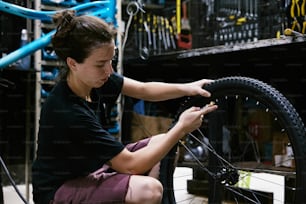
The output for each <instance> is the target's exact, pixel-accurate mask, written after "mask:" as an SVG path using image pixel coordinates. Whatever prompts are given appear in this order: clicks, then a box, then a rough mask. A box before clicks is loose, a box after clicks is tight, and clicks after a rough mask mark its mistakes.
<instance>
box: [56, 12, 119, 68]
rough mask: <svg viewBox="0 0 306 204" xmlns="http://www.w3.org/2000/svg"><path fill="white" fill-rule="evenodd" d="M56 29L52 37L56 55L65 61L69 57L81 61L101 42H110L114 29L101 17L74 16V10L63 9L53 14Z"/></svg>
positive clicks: (113, 35)
mask: <svg viewBox="0 0 306 204" xmlns="http://www.w3.org/2000/svg"><path fill="white" fill-rule="evenodd" d="M53 22H54V23H55V24H56V25H57V30H56V33H55V34H54V36H53V37H52V41H51V42H52V46H53V49H54V51H55V53H56V55H57V56H58V57H59V58H60V59H62V60H63V61H64V62H66V59H67V57H71V58H73V59H74V60H76V61H77V62H78V63H82V62H83V61H84V60H85V59H86V58H87V57H88V56H89V55H90V53H91V51H92V50H93V49H95V48H97V47H99V46H101V44H103V43H110V42H112V40H113V39H114V37H115V34H116V30H115V29H114V28H113V26H111V25H109V24H108V23H106V22H105V21H104V20H102V19H101V18H98V17H95V16H87V15H81V16H76V15H75V11H74V10H64V11H62V12H59V13H57V14H55V15H54V16H53Z"/></svg>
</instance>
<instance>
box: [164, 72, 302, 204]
mask: <svg viewBox="0 0 306 204" xmlns="http://www.w3.org/2000/svg"><path fill="white" fill-rule="evenodd" d="M205 89H206V90H208V91H210V92H211V93H212V96H211V97H210V98H204V97H199V96H195V97H189V98H187V100H186V101H185V102H184V103H183V104H182V105H181V106H180V108H179V110H178V113H177V116H176V118H175V120H174V123H175V121H177V119H178V116H179V115H180V113H182V112H183V111H184V110H186V109H187V108H189V107H191V106H200V107H202V106H204V105H206V104H208V103H210V102H211V101H214V102H215V103H216V104H217V105H218V110H217V111H215V112H212V113H209V114H207V115H206V116H205V120H204V122H203V125H202V126H201V128H199V129H197V130H196V131H194V132H192V133H190V134H188V135H186V137H185V138H184V139H183V140H182V142H181V145H179V146H180V148H178V149H179V150H180V151H176V149H177V148H174V149H173V150H172V151H171V152H170V153H169V155H168V156H167V157H166V159H165V160H164V161H163V162H162V166H161V181H162V183H163V185H164V188H165V193H164V199H163V203H190V201H186V200H178V196H177V195H182V194H186V195H188V196H185V197H184V199H186V198H188V197H190V198H191V199H194V198H195V197H194V196H201V197H206V198H208V202H209V203H286V204H287V203H303V202H306V195H305V192H306V148H305V147H306V137H305V132H306V131H305V126H304V124H303V122H302V120H301V118H300V117H299V115H298V113H297V111H296V110H295V108H294V107H293V106H292V104H291V103H290V102H289V101H288V99H286V98H285V97H284V96H283V95H282V94H281V93H280V92H279V91H277V90H276V89H274V88H273V87H271V86H270V85H268V84H266V83H264V82H262V81H259V80H256V79H252V78H247V77H225V78H221V79H218V80H216V81H214V82H213V83H211V84H209V85H206V86H205ZM207 152H209V153H208V154H207ZM175 154H179V155H180V156H179V160H178V162H177V164H178V165H177V167H176V170H177V169H178V168H179V167H184V168H190V169H192V171H191V173H192V175H190V176H189V179H188V180H187V181H186V189H183V188H181V187H178V186H176V184H175V179H176V178H175V176H173V175H174V173H175V171H176V170H175V168H174V166H175V165H174V163H175V162H174V161H175ZM177 188H179V189H177Z"/></svg>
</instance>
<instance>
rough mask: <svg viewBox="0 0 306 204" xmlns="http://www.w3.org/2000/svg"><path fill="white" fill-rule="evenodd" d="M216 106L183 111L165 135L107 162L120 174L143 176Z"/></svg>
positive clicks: (154, 137)
mask: <svg viewBox="0 0 306 204" xmlns="http://www.w3.org/2000/svg"><path fill="white" fill-rule="evenodd" d="M216 108H217V106H216V105H209V106H205V107H204V108H199V107H191V108H189V109H187V110H186V111H184V112H183V113H182V114H181V116H180V118H179V120H178V122H177V123H176V125H175V126H174V127H173V128H171V129H170V130H169V131H168V132H167V133H165V134H159V135H156V136H153V137H151V140H150V142H149V144H148V145H147V146H146V147H144V148H142V149H139V150H137V151H135V152H130V151H128V150H127V149H124V150H123V151H122V152H121V153H119V154H118V155H117V156H115V157H114V158H113V159H111V160H110V161H109V163H108V164H109V165H111V167H112V168H113V169H115V170H116V171H118V172H121V173H128V174H143V173H145V172H147V171H148V170H150V169H151V168H152V167H153V166H154V165H155V164H156V163H158V162H159V161H160V160H161V159H162V158H163V157H164V156H165V155H166V154H167V153H168V152H169V150H170V149H171V148H172V147H173V146H174V145H175V144H176V143H177V142H178V140H180V139H181V138H182V137H184V136H185V135H186V134H187V133H189V132H192V131H193V130H195V129H196V128H198V127H200V125H201V124H202V119H201V115H204V114H206V113H209V112H211V111H214V110H215V109H216Z"/></svg>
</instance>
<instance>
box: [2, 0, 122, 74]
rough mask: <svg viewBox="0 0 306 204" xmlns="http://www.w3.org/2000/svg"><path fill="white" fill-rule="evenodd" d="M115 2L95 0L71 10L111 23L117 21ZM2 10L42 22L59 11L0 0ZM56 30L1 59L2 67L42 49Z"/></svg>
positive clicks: (50, 18)
mask: <svg viewBox="0 0 306 204" xmlns="http://www.w3.org/2000/svg"><path fill="white" fill-rule="evenodd" d="M115 2H116V1H114V0H105V1H94V2H87V3H83V4H80V5H78V6H74V7H71V8H67V9H69V10H75V11H76V15H93V16H98V17H100V18H103V19H104V20H105V21H107V22H109V23H115V22H116V21H115V7H116V5H115ZM0 11H3V12H6V13H10V14H13V15H16V16H20V17H23V18H27V19H33V20H41V21H42V22H49V23H51V22H52V16H53V15H54V14H56V13H57V12H60V11H61V10H57V11H36V10H33V9H28V8H25V7H21V6H17V5H14V4H11V3H7V2H4V1H1V0H0ZM54 33H55V30H52V31H50V32H49V33H47V34H45V35H43V36H42V37H40V38H38V39H36V40H34V41H32V42H30V43H28V44H27V45H25V46H23V47H20V48H19V49H17V50H15V51H13V52H11V53H9V54H8V55H6V56H4V57H2V58H1V59H0V69H3V68H6V67H8V66H9V65H10V64H12V63H14V62H16V61H18V60H19V59H22V58H24V57H25V56H27V55H30V54H32V53H34V52H35V51H37V50H39V49H42V48H44V47H46V46H47V45H49V44H50V43H51V38H52V36H53V34H54Z"/></svg>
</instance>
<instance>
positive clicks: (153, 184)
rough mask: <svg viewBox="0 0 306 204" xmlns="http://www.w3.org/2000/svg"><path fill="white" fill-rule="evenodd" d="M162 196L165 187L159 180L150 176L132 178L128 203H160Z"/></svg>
mask: <svg viewBox="0 0 306 204" xmlns="http://www.w3.org/2000/svg"><path fill="white" fill-rule="evenodd" d="M162 196H163V186H162V184H161V183H160V181H159V180H157V179H155V178H152V177H148V176H132V177H131V179H130V184H129V189H128V192H127V197H126V198H127V199H126V201H127V203H147V204H150V203H160V202H161V200H162ZM129 201H130V202H129Z"/></svg>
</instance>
